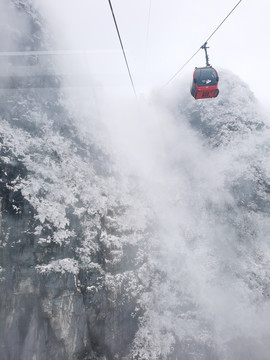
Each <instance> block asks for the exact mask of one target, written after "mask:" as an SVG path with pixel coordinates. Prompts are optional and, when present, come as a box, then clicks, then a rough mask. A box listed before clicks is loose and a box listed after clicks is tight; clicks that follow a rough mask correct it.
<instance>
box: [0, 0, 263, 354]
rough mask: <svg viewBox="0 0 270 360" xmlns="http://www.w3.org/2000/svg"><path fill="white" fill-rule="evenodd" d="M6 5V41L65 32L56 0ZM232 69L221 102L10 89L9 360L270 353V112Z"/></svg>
mask: <svg viewBox="0 0 270 360" xmlns="http://www.w3.org/2000/svg"><path fill="white" fill-rule="evenodd" d="M0 4H1V5H0V9H1V10H2V12H1V14H3V13H5V14H7V18H8V19H10V20H11V19H12V21H11V22H9V23H7V22H6V21H5V20H4V18H2V21H1V23H2V25H1V26H2V34H3V36H4V38H5V39H6V41H5V42H3V43H2V45H1V51H10V50H14V49H20V50H31V49H32V50H41V49H46V48H47V47H48V46H49V45H48V44H51V41H52V40H51V39H50V26H49V25H48V24H47V23H46V22H45V20H44V19H43V17H42V16H41V15H42V7H41V8H36V7H35V2H34V1H29V2H26V1H19V0H17V1H11V0H9V1H6V0H1V1H0ZM7 4H8V5H7ZM40 11H41V14H40V13H39V12H40ZM1 16H2V17H3V15H1ZM45 18H46V17H45ZM13 24H14V26H13ZM15 24H17V25H16V26H19V27H20V29H21V31H19V28H17V27H16V26H15ZM1 61H3V66H8V68H9V69H10V71H11V72H12V71H14V68H16V69H15V70H16V71H17V72H21V73H23V74H25V71H28V72H29V73H31V71H30V70H29V69H30V66H31V69H32V71H33V70H35V69H36V68H39V69H40V67H42V71H43V72H46V74H50V75H51V76H54V77H55V78H57V75H58V74H57V71H58V69H59V63H54V61H53V59H43V60H40V65H33V63H32V64H30V65H29V63H28V64H26V63H25V61H26V60H25V59H24V58H23V59H21V58H18V59H16V61H17V65H16V66H17V67H16V66H15V65H14V63H12V61H14V60H11V59H9V58H7V59H6V60H3V59H2V60H1ZM60 65H61V64H60ZM219 73H220V95H219V97H218V98H217V99H209V100H205V101H195V100H194V99H193V98H192V97H191V96H190V94H189V92H188V90H187V89H188V88H189V85H188V84H187V83H186V82H185V80H184V81H180V82H176V83H175V85H174V86H173V87H172V88H170V90H168V91H156V93H155V94H153V95H152V96H151V98H150V99H148V101H145V100H141V101H140V106H138V104H137V103H134V102H133V101H127V100H126V101H125V102H121V101H120V100H117V99H112V98H111V97H109V96H106V95H105V94H102V93H101V91H100V89H99V88H98V87H96V86H95V81H94V80H93V86H92V87H90V88H89V87H85V88H77V87H76V88H64V87H60V88H46V87H45V88H36V89H33V88H24V89H20V88H16V87H15V88H11V89H1V90H0V139H1V152H0V169H1V179H0V199H1V213H0V220H1V223H0V226H1V227H0V231H1V232H0V234H1V235H0V236H1V237H0V261H1V262H0V304H1V307H0V334H1V337H0V358H1V359H3V360H6V359H9V360H19V359H20V360H29V359H39V360H47V359H57V360H71V359H78V360H90V359H91V360H92V359H93V360H94V359H96V360H105V359H108V360H109V359H115V360H116V359H124V360H131V359H134V360H135V359H136V360H157V359H160V360H165V359H168V360H177V359H178V360H179V359H181V360H231V359H238V360H246V359H260V360H267V359H269V352H270V343H269V335H270V323H269V312H270V288H269V281H270V251H269V246H268V240H269V236H270V222H269V213H270V151H269V150H270V149H269V147H270V145H269V144H270V131H269V121H268V119H267V117H266V116H265V115H264V114H263V111H262V110H261V107H260V104H258V102H257V101H256V99H255V97H254V95H253V94H252V92H251V91H250V89H249V88H248V86H247V85H246V84H245V83H244V82H243V81H242V80H241V79H239V78H238V77H237V76H235V75H234V74H232V73H230V72H229V71H227V70H221V71H219ZM13 75H14V74H13ZM92 75H94V74H92Z"/></svg>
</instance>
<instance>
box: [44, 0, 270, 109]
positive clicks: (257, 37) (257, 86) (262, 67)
mask: <svg viewBox="0 0 270 360" xmlns="http://www.w3.org/2000/svg"><path fill="white" fill-rule="evenodd" d="M39 2H40V4H41V6H42V7H43V11H46V12H47V13H48V15H49V16H48V18H49V19H50V21H51V25H52V26H53V28H54V32H55V40H56V44H55V46H56V47H58V49H64V48H65V49H70V48H73V49H82V50H91V51H94V53H91V54H89V55H88V56H87V57H88V65H89V69H90V71H91V74H92V76H93V77H94V78H95V79H96V80H97V81H98V82H100V83H101V84H102V85H103V86H104V87H105V88H107V89H110V90H111V91H115V92H116V93H117V92H119V91H120V92H121V91H122V92H125V93H129V92H130V94H131V95H132V89H131V86H130V83H129V77H128V73H127V70H126V68H125V63H124V60H123V56H122V53H121V51H119V50H120V45H119V41H118V38H117V34H116V30H115V27H114V23H113V19H112V16H111V13H110V8H109V4H108V1H107V0H80V2H78V1H76V0H58V1H55V0H46V1H45V0H39ZM237 2H238V1H236V0H226V1H221V0H204V1H202V0H182V1H180V0H166V1H165V0H136V1H135V0H112V5H113V8H114V11H115V15H116V18H117V21H118V26H119V30H120V33H121V36H122V40H123V43H124V46H125V48H126V54H127V58H128V61H129V65H130V69H131V72H132V76H133V80H134V83H135V87H136V90H137V92H138V94H139V95H140V94H147V93H148V92H149V91H151V89H153V88H154V87H158V86H162V85H163V84H164V83H166V82H167V81H168V80H169V79H170V78H171V77H172V76H173V75H174V74H175V72H176V71H177V70H178V69H179V68H180V67H181V66H182V65H183V63H185V62H186V61H187V59H188V58H189V57H190V56H191V55H192V54H193V53H194V52H195V51H196V50H197V49H198V48H199V47H200V46H201V45H202V44H203V43H204V41H205V40H206V39H207V38H208V37H209V35H210V34H211V33H212V32H213V30H214V29H215V28H216V27H217V26H218V25H219V23H220V22H221V21H222V20H223V19H224V17H225V16H226V15H227V14H228V13H229V12H230V11H231V9H232V8H233V7H234V6H235V4H236V3H237ZM149 10H150V12H149ZM269 13H270V2H269V1H268V0H260V1H254V0H242V2H241V3H240V4H239V6H238V7H237V8H236V9H235V11H234V12H233V13H232V15H231V16H230V17H229V18H228V19H227V21H226V22H225V23H224V24H223V25H222V27H221V28H220V29H219V30H218V32H217V33H216V34H215V35H214V36H213V37H212V38H211V40H210V41H209V43H208V45H209V46H210V49H209V57H210V64H211V65H212V66H214V67H215V68H216V69H217V70H218V69H220V68H226V69H229V70H231V71H232V72H234V73H235V74H237V75H239V76H240V77H241V78H242V79H243V80H244V81H246V82H247V83H248V84H249V86H250V88H251V90H252V91H253V92H254V94H255V96H256V97H257V98H258V99H259V100H261V101H262V102H263V103H264V104H265V105H266V106H269V105H268V92H267V90H266V88H267V83H266V81H267V79H269V75H268V73H269V70H268V66H269V64H270V49H269V46H268V44H269V36H268V33H269V31H268V21H269V20H268V18H269ZM204 65H205V58H204V52H203V50H202V51H201V52H199V53H198V54H197V55H196V57H195V58H194V59H193V60H192V61H191V62H190V63H189V64H188V65H187V66H186V67H185V68H184V69H183V70H182V72H181V73H180V74H179V75H178V76H177V78H176V81H181V78H183V79H184V78H186V77H187V76H190V78H191V77H192V72H193V69H194V67H195V66H204ZM221 81H222V79H221ZM188 91H189V89H188Z"/></svg>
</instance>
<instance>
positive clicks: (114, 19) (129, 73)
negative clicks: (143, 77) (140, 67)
mask: <svg viewBox="0 0 270 360" xmlns="http://www.w3.org/2000/svg"><path fill="white" fill-rule="evenodd" d="M108 2H109V5H110V9H111V13H112V17H113V21H114V25H115V28H116V31H117V35H118V39H119V42H120V45H121V48H122V52H123V56H124V59H125V63H126V67H127V70H128V75H129V78H130V82H131V85H132V88H133V91H134V94H135V97H136V98H138V97H137V93H136V90H135V86H134V82H133V79H132V76H131V71H130V68H129V65H128V61H127V57H126V53H125V49H124V45H123V42H122V40H121V35H120V31H119V28H118V25H117V21H116V18H115V15H114V11H113V7H112V3H111V0H108Z"/></svg>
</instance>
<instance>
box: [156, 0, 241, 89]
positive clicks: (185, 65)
mask: <svg viewBox="0 0 270 360" xmlns="http://www.w3.org/2000/svg"><path fill="white" fill-rule="evenodd" d="M241 1H242V0H239V1H238V3H237V4H236V5H235V6H234V7H233V8H232V10H231V11H230V12H229V14H228V15H227V16H226V17H225V18H224V19H223V20H222V21H221V23H220V24H219V25H218V26H217V27H216V29H215V30H214V31H213V32H212V34H211V35H210V36H209V37H208V38H207V39H206V41H205V42H204V45H205V44H206V43H207V42H208V41H209V40H210V39H211V37H212V36H213V35H214V34H215V33H216V32H217V31H218V29H219V28H220V27H221V25H222V24H223V23H224V22H225V21H226V20H227V19H228V17H229V16H230V15H231V14H232V12H233V11H234V10H235V9H236V8H237V6H238V5H239V4H240V2H241ZM204 45H203V46H204ZM203 46H200V47H199V49H198V50H197V51H196V52H195V53H194V54H193V55H192V56H191V57H190V58H189V59H188V60H187V61H186V62H185V63H184V64H183V65H182V66H181V68H180V69H179V70H178V71H177V72H176V73H175V74H174V75H173V76H172V77H171V78H170V79H169V80H168V81H167V82H166V84H165V85H163V87H165V86H167V85H168V84H169V83H170V82H171V81H172V80H173V79H174V78H175V77H176V76H177V75H178V74H179V73H180V71H181V70H182V69H183V68H184V67H185V66H186V65H187V64H188V63H189V62H190V61H191V60H192V59H193V58H194V56H195V55H197V54H198V52H199V51H200V50H201V49H202V48H203Z"/></svg>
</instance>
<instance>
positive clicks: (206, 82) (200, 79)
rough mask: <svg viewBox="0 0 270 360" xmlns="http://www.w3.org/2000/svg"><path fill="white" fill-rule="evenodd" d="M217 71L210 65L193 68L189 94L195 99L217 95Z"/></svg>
mask: <svg viewBox="0 0 270 360" xmlns="http://www.w3.org/2000/svg"><path fill="white" fill-rule="evenodd" d="M218 80H219V78H218V73H217V71H216V70H215V69H214V68H213V67H212V66H206V67H201V68H195V70H194V72H193V81H192V85H191V95H192V96H193V97H194V98H195V99H196V100H197V99H208V98H215V97H217V96H218V93H219V90H218Z"/></svg>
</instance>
